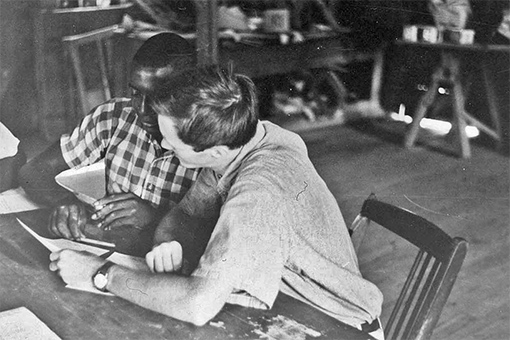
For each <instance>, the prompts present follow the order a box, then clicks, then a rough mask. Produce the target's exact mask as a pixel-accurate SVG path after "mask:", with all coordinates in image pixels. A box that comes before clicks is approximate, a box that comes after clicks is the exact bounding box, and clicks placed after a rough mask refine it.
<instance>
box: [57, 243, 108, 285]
mask: <svg viewBox="0 0 510 340" xmlns="http://www.w3.org/2000/svg"><path fill="white" fill-rule="evenodd" d="M50 261H51V262H50V270H51V271H57V272H58V274H59V275H60V277H62V280H64V282H65V283H66V284H68V285H72V286H77V285H83V283H88V284H90V287H91V288H92V287H94V285H93V283H92V276H93V275H94V274H95V273H96V272H97V270H98V269H99V268H100V267H101V266H102V265H103V264H104V263H106V261H105V260H103V259H102V258H100V257H99V256H96V255H93V254H91V253H88V252H85V251H75V250H70V249H63V250H60V251H56V252H53V253H51V254H50Z"/></svg>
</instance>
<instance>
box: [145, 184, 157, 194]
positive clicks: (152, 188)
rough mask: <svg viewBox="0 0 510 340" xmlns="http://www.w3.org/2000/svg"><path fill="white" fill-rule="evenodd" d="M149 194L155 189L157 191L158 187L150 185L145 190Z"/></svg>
mask: <svg viewBox="0 0 510 340" xmlns="http://www.w3.org/2000/svg"><path fill="white" fill-rule="evenodd" d="M145 189H146V190H147V191H148V192H154V189H156V186H155V185H154V184H152V183H148V184H147V186H146V188H145Z"/></svg>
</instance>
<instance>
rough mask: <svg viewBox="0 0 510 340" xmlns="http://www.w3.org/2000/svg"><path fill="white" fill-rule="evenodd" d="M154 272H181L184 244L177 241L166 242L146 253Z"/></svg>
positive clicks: (148, 264) (148, 263)
mask: <svg viewBox="0 0 510 340" xmlns="http://www.w3.org/2000/svg"><path fill="white" fill-rule="evenodd" d="M145 262H147V266H149V268H150V270H151V271H152V272H153V273H168V272H179V271H180V270H181V268H182V246H181V244H180V243H179V242H177V241H171V242H164V243H161V244H160V245H157V246H155V247H154V248H152V250H151V251H150V252H148V253H147V255H145Z"/></svg>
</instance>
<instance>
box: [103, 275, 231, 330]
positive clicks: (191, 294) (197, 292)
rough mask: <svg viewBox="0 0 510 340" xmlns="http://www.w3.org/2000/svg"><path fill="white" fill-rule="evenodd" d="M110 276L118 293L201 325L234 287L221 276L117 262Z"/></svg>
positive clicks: (177, 317) (149, 307)
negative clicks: (154, 270)
mask: <svg viewBox="0 0 510 340" xmlns="http://www.w3.org/2000/svg"><path fill="white" fill-rule="evenodd" d="M110 277H111V279H110V280H109V283H108V286H107V289H108V290H109V291H110V292H112V293H114V294H115V295H117V296H119V297H122V298H124V299H126V300H128V301H131V302H133V303H135V304H137V305H140V306H142V307H145V308H147V309H150V310H153V311H156V312H159V313H162V314H165V315H168V316H170V317H173V318H176V319H179V320H183V321H186V322H191V323H193V324H195V325H197V326H201V325H204V324H205V323H206V322H207V321H209V320H210V319H212V318H213V317H214V316H215V315H216V314H217V313H218V312H219V311H220V310H221V308H222V307H223V305H224V304H225V301H226V300H227V298H228V296H229V294H230V292H231V291H232V287H230V286H229V285H228V284H226V283H225V281H222V280H220V279H212V278H202V277H195V276H179V275H175V274H172V273H165V274H153V273H149V272H140V271H132V270H130V269H127V268H125V267H121V266H113V267H112V268H111V269H110Z"/></svg>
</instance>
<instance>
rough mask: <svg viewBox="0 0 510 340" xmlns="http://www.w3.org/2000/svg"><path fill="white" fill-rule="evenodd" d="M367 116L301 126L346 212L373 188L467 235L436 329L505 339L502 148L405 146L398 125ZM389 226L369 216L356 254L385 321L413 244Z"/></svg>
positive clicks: (442, 335) (505, 168)
mask: <svg viewBox="0 0 510 340" xmlns="http://www.w3.org/2000/svg"><path fill="white" fill-rule="evenodd" d="M368 126H369V127H367V126H364V128H363V129H361V131H363V132H360V127H362V126H358V129H353V128H352V127H345V126H344V127H337V128H328V129H324V130H321V131H316V132H312V133H308V134H305V135H303V137H304V138H305V140H306V141H307V144H308V147H309V154H310V157H311V158H312V160H313V162H314V163H315V165H316V167H317V169H318V171H319V173H320V174H321V175H322V177H323V178H324V179H325V181H326V183H327V184H328V185H329V187H330V189H331V191H332V192H333V194H334V195H335V197H336V198H337V200H338V203H339V205H340V208H341V209H342V211H343V213H344V218H345V220H346V222H347V223H351V222H352V221H353V219H354V217H355V216H356V215H357V214H358V212H359V209H360V208H361V204H362V202H363V200H364V199H365V198H366V197H367V196H368V195H369V194H370V193H371V192H373V193H375V194H376V195H377V197H378V198H379V199H380V200H384V201H387V202H390V203H393V204H396V205H399V206H402V207H404V208H406V209H409V210H411V211H414V212H416V213H418V214H419V215H421V216H423V217H425V218H426V219H428V220H429V221H431V222H434V223H436V224H437V225H439V226H441V227H442V228H443V230H445V231H446V232H447V233H448V234H450V235H451V236H461V237H464V238H465V239H467V240H468V241H469V243H470V246H469V250H468V255H467V258H466V260H465V262H464V266H463V268H462V269H461V272H460V274H459V277H458V279H457V282H456V285H455V286H454V287H453V290H452V293H451V295H450V298H449V300H448V302H447V305H446V306H445V309H444V310H443V313H442V315H441V318H440V320H439V323H438V326H437V328H436V330H435V332H434V334H433V338H434V339H442V340H458V339H463V340H469V339H472V340H480V339H491V340H492V339H495V340H500V339H501V340H502V339H510V311H509V299H510V289H509V286H510V277H509V273H510V272H509V261H508V260H509V227H510V223H509V159H508V157H507V156H504V155H501V154H498V153H497V152H495V151H494V150H493V149H491V148H489V147H484V146H481V145H473V143H472V145H473V150H472V151H473V156H472V158H471V159H469V160H462V159H460V158H457V157H454V156H452V155H450V154H445V153H441V152H438V151H436V150H432V149H429V148H426V147H423V146H422V147H417V148H415V149H413V150H406V149H404V148H403V147H402V146H401V145H402V143H401V141H402V135H403V133H401V132H403V130H402V128H401V127H400V126H395V129H393V127H392V125H391V124H386V123H384V124H369V125H368ZM381 135H382V136H383V137H381ZM436 142H438V141H437V140H436ZM436 144H437V143H436ZM386 233H387V232H386V231H382V228H380V227H377V226H375V227H374V226H371V228H370V229H369V231H368V232H367V236H366V238H365V239H364V243H363V244H362V247H361V249H360V258H359V260H360V266H361V270H362V272H363V274H364V275H365V277H367V278H369V279H370V280H371V281H372V282H374V283H376V284H377V285H378V286H379V287H380V289H381V290H382V292H383V294H384V297H385V302H384V305H383V315H382V321H383V324H384V323H385V322H386V320H387V318H388V317H389V313H390V312H391V308H392V307H393V304H394V300H395V299H396V297H397V295H398V293H399V290H400V288H401V285H402V283H403V282H404V278H405V274H406V273H407V271H408V269H409V265H410V261H412V259H413V258H414V255H411V254H415V253H414V252H411V249H409V248H410V247H409V246H407V244H406V241H401V240H398V239H396V238H395V237H391V235H388V234H386Z"/></svg>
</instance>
